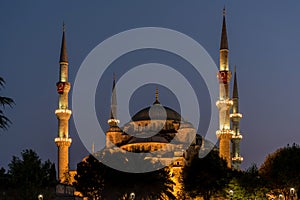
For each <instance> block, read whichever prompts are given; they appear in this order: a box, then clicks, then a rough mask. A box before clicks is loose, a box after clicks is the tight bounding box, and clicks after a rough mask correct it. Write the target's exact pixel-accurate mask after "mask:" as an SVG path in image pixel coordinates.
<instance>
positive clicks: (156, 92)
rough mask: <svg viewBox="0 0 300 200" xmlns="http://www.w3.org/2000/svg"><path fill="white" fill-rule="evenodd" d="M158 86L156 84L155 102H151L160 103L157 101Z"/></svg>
mask: <svg viewBox="0 0 300 200" xmlns="http://www.w3.org/2000/svg"><path fill="white" fill-rule="evenodd" d="M158 95H159V93H158V87H157V86H156V88H155V102H154V103H153V104H160V102H159V101H158Z"/></svg>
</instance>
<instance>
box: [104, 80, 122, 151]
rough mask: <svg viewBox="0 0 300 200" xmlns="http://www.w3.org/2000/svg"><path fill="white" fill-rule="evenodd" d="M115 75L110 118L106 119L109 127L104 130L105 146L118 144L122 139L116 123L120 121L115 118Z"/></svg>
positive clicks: (110, 146) (109, 146)
mask: <svg viewBox="0 0 300 200" xmlns="http://www.w3.org/2000/svg"><path fill="white" fill-rule="evenodd" d="M115 86H116V76H115V74H114V77H113V86H112V95H111V105H110V118H109V120H108V121H107V123H108V124H109V129H108V131H107V132H106V147H107V148H112V147H113V145H116V144H118V143H119V142H121V141H122V130H121V129H120V128H119V126H118V124H119V123H120V121H119V120H118V119H117V95H116V89H115Z"/></svg>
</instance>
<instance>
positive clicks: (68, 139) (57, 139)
mask: <svg viewBox="0 0 300 200" xmlns="http://www.w3.org/2000/svg"><path fill="white" fill-rule="evenodd" d="M54 142H55V143H57V142H69V143H71V142H72V139H71V138H61V137H57V138H55V139H54Z"/></svg>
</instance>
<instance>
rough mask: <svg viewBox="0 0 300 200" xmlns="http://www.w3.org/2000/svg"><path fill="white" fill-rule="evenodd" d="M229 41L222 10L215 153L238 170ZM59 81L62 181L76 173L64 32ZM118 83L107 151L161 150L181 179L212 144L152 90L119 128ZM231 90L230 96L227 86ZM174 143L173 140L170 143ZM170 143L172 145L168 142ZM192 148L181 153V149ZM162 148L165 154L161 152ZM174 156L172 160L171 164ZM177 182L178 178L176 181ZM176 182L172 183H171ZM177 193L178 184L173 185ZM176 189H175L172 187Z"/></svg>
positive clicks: (235, 96)
mask: <svg viewBox="0 0 300 200" xmlns="http://www.w3.org/2000/svg"><path fill="white" fill-rule="evenodd" d="M228 54H229V49H228V40H227V31H226V20H225V10H224V13H223V23H222V33H221V42H220V63H219V72H218V74H217V75H216V76H217V80H218V81H219V85H220V91H219V99H218V101H217V102H216V106H217V108H218V109H219V129H218V130H216V137H217V138H218V141H219V144H218V146H219V155H220V157H222V158H224V159H225V160H226V161H227V164H228V167H231V168H233V169H236V170H239V169H240V165H241V163H242V161H243V158H242V157H241V155H240V141H241V140H242V135H241V133H240V125H239V122H240V120H241V118H242V114H240V113H239V96H238V83H237V75H236V70H234V76H233V77H234V81H233V84H232V85H231V78H232V72H231V71H230V69H229V62H228ZM59 64H60V70H59V72H60V73H59V81H58V82H57V84H56V86H57V92H58V95H59V103H58V108H57V109H56V110H55V114H56V116H57V119H58V134H57V137H56V138H55V143H56V145H57V147H58V180H59V181H60V182H65V180H66V174H70V175H71V176H74V174H75V173H76V171H74V170H73V171H72V170H69V147H70V145H71V143H72V140H71V138H70V137H69V130H68V128H69V119H70V116H71V114H72V111H71V109H70V107H69V105H68V103H69V101H68V98H69V91H70V87H71V83H70V82H69V81H68V65H69V63H68V56H67V48H66V37H65V30H63V35H62V44H61V52H60V60H59ZM115 84H116V79H115V78H114V80H113V86H112V87H113V90H112V91H113V92H112V100H111V115H110V118H109V119H108V124H109V129H108V130H107V132H106V149H112V150H113V149H117V148H118V149H122V150H125V151H128V152H159V151H161V152H160V154H159V155H160V156H158V158H157V159H159V160H160V161H161V162H165V163H166V164H168V165H170V167H171V170H173V172H174V173H175V174H176V176H177V178H178V177H179V176H180V173H181V169H182V168H183V166H184V165H185V164H187V160H188V158H189V156H191V155H193V154H197V152H198V151H199V149H200V148H205V145H209V144H210V143H209V142H207V141H205V140H204V139H203V138H201V136H200V135H198V134H197V133H196V131H197V130H195V128H194V126H193V124H191V123H190V122H188V121H186V120H185V119H183V118H182V117H181V115H180V114H179V113H178V112H176V111H175V110H173V109H172V108H169V107H167V106H163V105H162V104H161V103H160V101H159V93H158V90H157V89H156V94H155V99H154V103H153V104H152V105H151V106H149V107H147V108H144V109H142V110H140V111H139V112H137V113H136V114H135V115H134V116H133V117H132V120H131V121H130V122H128V123H126V124H125V125H124V126H123V127H119V126H118V124H119V120H118V119H117V114H116V110H117V100H116V99H117V98H116V95H117V94H116V90H115ZM231 86H232V88H233V92H232V96H231V95H230V87H231ZM171 141H172V142H171ZM170 142H171V143H170ZM187 144H188V145H189V146H190V147H189V148H188V149H187V150H185V149H186V148H184V147H185V145H187ZM162 150H163V151H162ZM174 158H176V159H175V160H176V162H173V161H174ZM175 178H176V177H175ZM175 182H176V181H175ZM176 187H177V190H179V189H180V188H178V187H179V186H176ZM175 190H176V189H175Z"/></svg>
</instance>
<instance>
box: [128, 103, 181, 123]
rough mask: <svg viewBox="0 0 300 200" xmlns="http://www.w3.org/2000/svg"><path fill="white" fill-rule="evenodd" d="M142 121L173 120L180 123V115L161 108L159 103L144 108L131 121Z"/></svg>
mask: <svg viewBox="0 0 300 200" xmlns="http://www.w3.org/2000/svg"><path fill="white" fill-rule="evenodd" d="M142 120H174V121H177V122H180V121H181V115H180V114H179V113H177V112H176V111H175V110H173V109H171V108H169V107H166V106H162V105H161V104H160V103H159V102H157V103H154V104H153V105H152V106H149V107H147V108H144V109H142V110H140V111H139V112H138V113H136V114H135V115H134V116H133V117H132V121H142Z"/></svg>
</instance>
